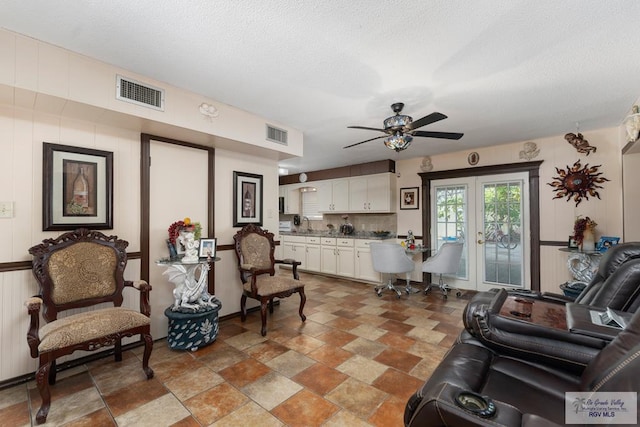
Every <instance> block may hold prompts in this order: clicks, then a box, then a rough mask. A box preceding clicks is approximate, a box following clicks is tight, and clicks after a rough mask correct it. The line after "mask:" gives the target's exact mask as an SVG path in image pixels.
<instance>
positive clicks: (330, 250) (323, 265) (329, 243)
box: [320, 237, 338, 274]
mask: <svg viewBox="0 0 640 427" xmlns="http://www.w3.org/2000/svg"><path fill="white" fill-rule="evenodd" d="M320 257H321V262H320V271H321V272H323V273H327V274H337V273H338V261H337V258H338V250H337V248H336V238H335V237H323V238H322V239H321V240H320Z"/></svg>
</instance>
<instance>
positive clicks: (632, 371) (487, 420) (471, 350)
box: [404, 311, 640, 427]
mask: <svg viewBox="0 0 640 427" xmlns="http://www.w3.org/2000/svg"><path fill="white" fill-rule="evenodd" d="M639 390H640V311H639V312H637V313H635V314H634V315H633V317H632V318H631V320H630V323H629V324H628V325H627V327H626V329H625V330H623V331H621V332H620V333H619V334H618V335H617V336H616V338H615V339H614V340H613V341H611V342H609V343H608V344H607V345H606V346H605V347H604V348H603V349H602V350H600V351H599V352H598V353H597V354H596V355H595V357H594V358H593V359H592V360H591V361H590V362H589V363H588V365H587V366H586V369H584V371H583V372H582V373H581V374H576V373H573V372H568V371H567V370H565V369H561V368H558V367H555V366H550V365H548V364H544V363H538V362H534V361H531V360H525V359H522V358H516V357H513V356H509V355H506V354H504V353H502V352H499V351H496V350H493V349H490V348H488V347H486V346H484V345H483V344H482V343H480V342H479V341H477V340H476V339H475V338H473V337H471V336H470V335H469V334H468V333H466V332H463V334H462V335H461V336H460V338H459V340H458V342H457V343H456V344H454V345H453V346H452V348H451V349H450V351H449V352H448V354H447V355H446V356H445V358H444V359H443V360H442V362H441V363H440V364H439V365H438V367H437V368H436V370H435V371H434V372H433V374H432V375H431V377H430V378H429V380H428V381H427V382H426V383H425V384H424V385H423V386H422V387H421V388H420V389H419V390H418V391H417V392H416V393H415V394H414V395H413V396H412V397H411V398H410V399H409V401H408V402H407V405H406V409H405V414H404V423H405V426H407V427H427V426H457V427H464V426H510V427H511V426H527V427H530V426H536V427H537V426H557V425H565V393H566V392H575V391H582V392H606V391H610V392H616V393H617V392H622V391H631V392H637V391H639ZM458 402H460V403H458ZM631 404H635V405H636V407H637V405H638V401H637V400H636V402H631ZM491 405H493V408H495V412H494V413H493V414H491V415H487V413H488V412H490V409H491ZM463 406H466V408H465V407H463ZM483 412H484V415H483V414H482V413H483ZM636 422H637V421H636Z"/></svg>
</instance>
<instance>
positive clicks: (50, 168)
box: [42, 142, 113, 231]
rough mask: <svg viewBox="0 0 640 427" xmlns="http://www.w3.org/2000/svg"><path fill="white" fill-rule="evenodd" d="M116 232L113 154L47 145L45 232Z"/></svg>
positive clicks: (43, 225)
mask: <svg viewBox="0 0 640 427" xmlns="http://www.w3.org/2000/svg"><path fill="white" fill-rule="evenodd" d="M78 227H86V228H91V229H95V230H105V229H112V228H113V153H112V152H110V151H100V150H92V149H89V148H81V147H71V146H68V145H59V144H50V143H47V142H45V143H43V158H42V229H43V230H45V231H50V230H73V229H75V228H78Z"/></svg>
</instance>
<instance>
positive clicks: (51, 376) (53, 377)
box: [49, 359, 58, 385]
mask: <svg viewBox="0 0 640 427" xmlns="http://www.w3.org/2000/svg"><path fill="white" fill-rule="evenodd" d="M57 373H58V369H57V367H56V359H53V360H52V361H51V367H50V368H49V385H55V383H56V374H57Z"/></svg>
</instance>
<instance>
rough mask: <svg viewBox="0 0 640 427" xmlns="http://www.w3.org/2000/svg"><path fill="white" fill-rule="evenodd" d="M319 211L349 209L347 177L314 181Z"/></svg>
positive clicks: (344, 210) (346, 210)
mask: <svg viewBox="0 0 640 427" xmlns="http://www.w3.org/2000/svg"><path fill="white" fill-rule="evenodd" d="M315 187H316V190H317V192H318V207H319V209H318V210H319V211H320V212H348V211H349V179H348V178H340V179H330V180H327V181H318V182H316V183H315Z"/></svg>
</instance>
